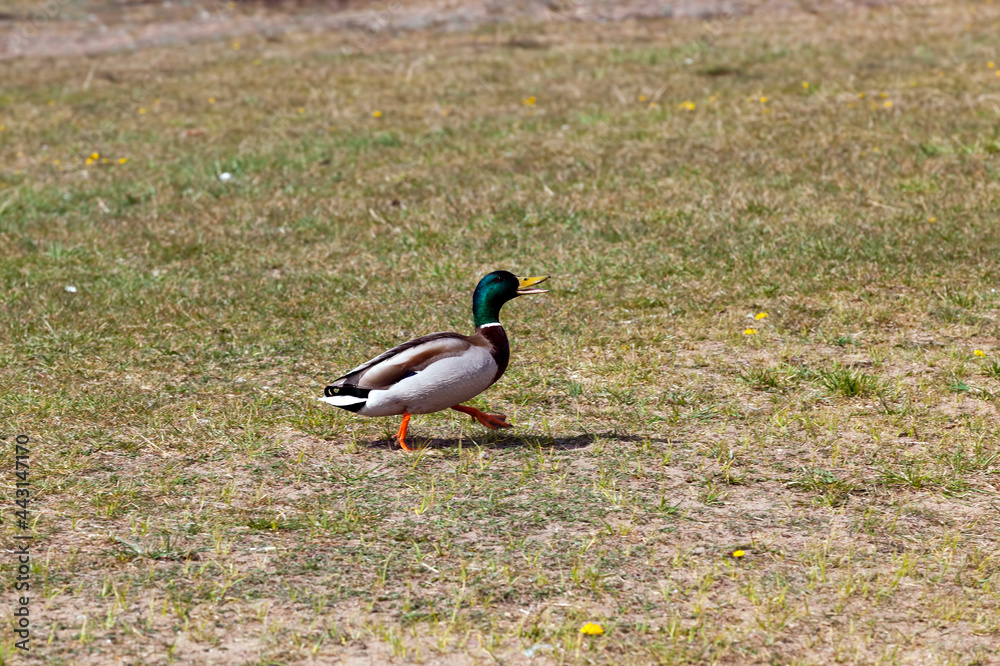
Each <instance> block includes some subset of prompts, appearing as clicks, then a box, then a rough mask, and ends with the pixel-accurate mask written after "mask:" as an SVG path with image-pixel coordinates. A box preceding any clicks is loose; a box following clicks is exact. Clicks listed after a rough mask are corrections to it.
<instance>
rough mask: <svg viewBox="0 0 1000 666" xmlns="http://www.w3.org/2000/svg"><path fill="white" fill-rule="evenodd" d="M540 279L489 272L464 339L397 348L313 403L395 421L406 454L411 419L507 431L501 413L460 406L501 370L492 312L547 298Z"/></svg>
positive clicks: (500, 333)
mask: <svg viewBox="0 0 1000 666" xmlns="http://www.w3.org/2000/svg"><path fill="white" fill-rule="evenodd" d="M547 279H549V276H548V275H544V276H540V277H517V276H516V275H514V274H513V273H511V272H510V271H503V270H501V271H493V272H492V273H490V274H488V275H486V276H484V277H483V278H482V279H481V280H480V281H479V284H477V285H476V289H475V291H473V293H472V319H473V324H474V326H475V331H473V333H472V335H462V334H461V333H454V332H451V331H446V332H441V333H431V334H429V335H424V336H421V337H419V338H414V339H413V340H409V341H407V342H404V343H403V344H401V345H397V346H395V347H393V348H392V349H390V350H388V351H386V352H383V353H381V354H379V355H378V356H376V357H375V358H373V359H371V360H369V361H365V362H364V363H362V364H361V365H359V366H358V367H356V368H354V369H353V370H351V371H350V372H348V373H347V374H345V375H343V376H341V377H339V378H337V379H335V380H334V381H333V382H331V383H330V385H329V386H327V387H326V388H325V389H324V390H323V397H322V398H320V400H321V401H322V402H325V403H327V404H330V405H333V406H334V407H339V408H341V409H346V410H347V411H349V412H354V413H355V414H360V415H362V416H399V415H402V417H403V420H402V422H401V424H400V426H399V432H397V433H396V436H395V441H396V443H398V444H399V446H400V447H401V448H402V449H403V450H405V451H413V449H412V448H410V446H409V445H407V443H406V431H407V428H408V427H409V424H410V417H412V416H413V415H414V414H431V413H433V412H439V411H443V410H445V409H453V410H455V411H457V412H462V413H463V414H468V415H469V416H470V417H471V419H472V420H473V421H479V423H481V424H482V425H484V426H486V427H487V428H491V429H496V428H510V427H512V426H511V424H510V423H508V422H507V416H506V415H505V414H487V413H485V412H482V411H480V410H478V409H476V408H475V407H469V406H468V405H463V404H462V403H463V402H466V401H467V400H471V399H472V398H474V397H476V396H477V395H479V394H480V393H482V392H483V391H485V390H486V389H488V388H489V387H491V386H493V384H495V383H496V382H497V381H498V380H499V379H500V378H501V377H502V376H503V374H504V372H505V371H506V370H507V364H508V362H509V361H510V344H509V343H508V341H507V333H506V332H505V331H504V329H503V326H502V325H501V324H500V308H502V307H503V305H504V304H505V303H506V302H507V301H511V300H513V299H515V298H517V297H519V296H526V295H529V294H544V293H547V292H548V289H540V288H538V287H537V286H536V285H538V284H539V283H541V282H543V281H545V280H547Z"/></svg>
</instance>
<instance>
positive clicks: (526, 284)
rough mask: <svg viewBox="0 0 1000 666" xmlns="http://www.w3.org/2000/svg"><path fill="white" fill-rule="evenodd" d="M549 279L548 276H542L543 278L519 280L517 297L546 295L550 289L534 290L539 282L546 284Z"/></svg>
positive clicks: (520, 278)
mask: <svg viewBox="0 0 1000 666" xmlns="http://www.w3.org/2000/svg"><path fill="white" fill-rule="evenodd" d="M548 279H549V276H548V275H542V276H541V277H524V278H523V277H519V278H517V295H518V296H527V295H528V294H544V293H546V292H547V291H548V289H535V288H533V287H534V286H535V285H536V284H538V283H539V282H545V281H546V280H548Z"/></svg>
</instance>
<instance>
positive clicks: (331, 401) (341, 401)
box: [318, 395, 368, 408]
mask: <svg viewBox="0 0 1000 666" xmlns="http://www.w3.org/2000/svg"><path fill="white" fill-rule="evenodd" d="M318 400H319V401H320V402H325V403H326V404H328V405H333V406H334V407H343V408H348V407H359V406H361V405H364V404H365V402H367V400H368V399H367V398H359V397H358V396H356V395H334V396H330V397H329V398H319V399H318Z"/></svg>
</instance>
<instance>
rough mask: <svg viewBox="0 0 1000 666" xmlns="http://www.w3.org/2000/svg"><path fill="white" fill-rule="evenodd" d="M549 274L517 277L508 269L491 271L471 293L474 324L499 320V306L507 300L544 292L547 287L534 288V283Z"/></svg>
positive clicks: (478, 324) (546, 277)
mask: <svg viewBox="0 0 1000 666" xmlns="http://www.w3.org/2000/svg"><path fill="white" fill-rule="evenodd" d="M548 279H549V276H548V275H544V276H542V277H526V278H519V277H517V276H516V275H514V274H513V273H510V272H508V271H493V272H492V273H490V274H489V275H487V276H485V277H484V278H483V279H482V280H480V281H479V284H478V285H476V291H475V292H473V294H472V316H473V317H474V318H475V321H476V326H477V327H478V326H483V325H484V324H495V323H497V322H499V321H500V308H502V307H503V304H504V303H506V302H507V301H509V300H511V299H513V298H517V297H518V296H525V295H527V294H544V293H545V292H546V291H548V290H547V289H536V288H535V285H536V284H538V283H539V282H542V281H544V280H548Z"/></svg>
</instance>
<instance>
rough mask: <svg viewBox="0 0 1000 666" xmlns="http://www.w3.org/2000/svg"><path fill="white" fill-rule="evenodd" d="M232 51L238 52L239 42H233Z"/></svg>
mask: <svg viewBox="0 0 1000 666" xmlns="http://www.w3.org/2000/svg"><path fill="white" fill-rule="evenodd" d="M233 50H234V51H239V50H240V43H239V42H233Z"/></svg>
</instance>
